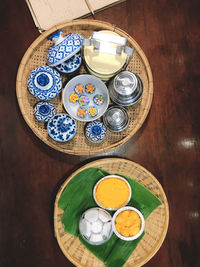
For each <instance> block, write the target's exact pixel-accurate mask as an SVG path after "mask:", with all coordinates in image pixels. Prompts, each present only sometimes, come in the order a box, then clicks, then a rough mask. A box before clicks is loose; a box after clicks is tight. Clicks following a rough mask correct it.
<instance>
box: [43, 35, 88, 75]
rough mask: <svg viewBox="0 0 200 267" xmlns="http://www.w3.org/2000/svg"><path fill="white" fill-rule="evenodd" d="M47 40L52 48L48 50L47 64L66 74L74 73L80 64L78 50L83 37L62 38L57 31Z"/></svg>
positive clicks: (69, 36)
mask: <svg viewBox="0 0 200 267" xmlns="http://www.w3.org/2000/svg"><path fill="white" fill-rule="evenodd" d="M49 39H50V40H51V41H54V46H51V47H50V48H49V49H48V52H47V64H48V65H49V66H51V67H55V68H56V69H57V70H59V71H60V72H63V73H66V74H67V73H72V72H74V71H76V70H77V69H78V68H79V67H80V65H81V62H82V59H81V53H80V50H81V46H82V41H83V39H84V37H83V36H82V35H81V34H79V33H70V34H68V35H67V36H63V35H62V31H61V30H58V31H57V32H55V33H53V34H52V35H51V36H50V37H49Z"/></svg>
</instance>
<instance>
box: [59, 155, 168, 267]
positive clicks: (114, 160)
mask: <svg viewBox="0 0 200 267" xmlns="http://www.w3.org/2000/svg"><path fill="white" fill-rule="evenodd" d="M108 161H110V162H112V161H113V162H118V163H120V162H124V163H127V164H131V165H133V166H136V167H137V168H139V169H141V170H143V171H145V173H147V174H148V175H149V176H150V177H151V179H152V180H153V181H154V182H155V183H156V184H157V186H158V188H159V190H160V192H161V194H162V197H163V199H164V203H163V204H162V205H164V206H165V214H166V220H165V224H164V231H163V233H162V236H161V238H160V239H159V241H158V242H157V245H156V246H155V248H154V250H152V252H151V253H149V255H148V256H147V257H146V259H144V260H143V261H141V262H139V263H138V264H135V265H134V267H140V266H142V265H144V264H145V263H146V262H148V261H149V260H150V259H151V258H152V257H153V256H154V255H155V254H156V252H157V251H158V250H159V248H160V247H161V245H162V243H163V241H164V239H165V237H166V234H167V230H168V225H169V205H168V201H167V197H166V195H165V192H164V190H163V188H162V185H161V184H160V183H159V181H158V180H157V179H156V178H155V176H154V175H153V174H152V173H151V172H149V171H148V170H147V169H145V168H144V167H142V166H141V165H140V164H138V163H136V162H133V161H131V160H127V159H123V158H103V159H98V160H94V161H92V162H90V163H87V164H85V165H84V166H82V167H80V168H78V169H77V170H76V171H74V172H73V173H72V174H71V175H69V177H68V178H67V179H66V180H65V182H64V183H63V184H62V185H61V187H60V189H59V190H58V193H57V195H56V199H55V203H54V235H55V237H56V239H57V242H58V244H59V246H60V248H61V250H62V252H63V254H64V255H65V257H66V258H68V259H69V260H70V261H71V262H72V263H73V264H74V265H75V266H78V267H85V265H82V264H80V263H79V262H77V261H76V260H75V259H74V258H73V257H72V256H71V255H70V254H68V252H67V251H66V250H65V248H64V246H63V244H62V242H61V240H60V237H59V235H58V225H57V220H56V218H57V210H58V209H59V208H58V201H59V198H60V196H61V194H62V192H63V190H64V189H65V187H66V186H67V184H68V183H69V182H70V180H71V179H73V177H74V176H75V175H76V174H78V173H79V172H81V171H83V170H85V169H87V168H92V167H97V165H99V167H100V165H102V164H103V163H104V162H108Z"/></svg>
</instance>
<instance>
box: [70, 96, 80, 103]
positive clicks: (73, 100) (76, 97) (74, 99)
mask: <svg viewBox="0 0 200 267" xmlns="http://www.w3.org/2000/svg"><path fill="white" fill-rule="evenodd" d="M78 99H79V98H78V95H77V94H71V95H70V96H69V100H70V101H71V102H73V103H76V101H78Z"/></svg>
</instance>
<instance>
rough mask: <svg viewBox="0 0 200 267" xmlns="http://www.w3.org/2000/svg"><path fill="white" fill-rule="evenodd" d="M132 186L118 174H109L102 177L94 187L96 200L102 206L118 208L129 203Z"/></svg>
mask: <svg viewBox="0 0 200 267" xmlns="http://www.w3.org/2000/svg"><path fill="white" fill-rule="evenodd" d="M131 194H132V192H131V187H130V185H129V183H128V182H127V180H126V179H124V178H123V177H121V176H118V175H108V176H105V177H103V178H102V179H100V180H99V181H98V182H97V183H96V185H95V186H94V189H93V197H94V200H95V202H96V203H97V205H98V206H100V207H101V208H104V209H107V210H118V209H120V208H122V207H124V206H126V205H127V204H128V202H129V201H130V198H131Z"/></svg>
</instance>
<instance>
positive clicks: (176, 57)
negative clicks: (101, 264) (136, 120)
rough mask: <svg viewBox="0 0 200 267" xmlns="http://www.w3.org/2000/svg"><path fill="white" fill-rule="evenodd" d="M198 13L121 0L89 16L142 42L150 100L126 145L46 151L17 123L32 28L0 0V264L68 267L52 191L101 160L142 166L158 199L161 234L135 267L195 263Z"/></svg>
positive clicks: (18, 6)
mask: <svg viewBox="0 0 200 267" xmlns="http://www.w3.org/2000/svg"><path fill="white" fill-rule="evenodd" d="M199 14H200V4H199V1H198V0H190V1H188V0H182V1H181V0H157V1H147V0H127V1H126V2H124V3H121V4H119V5H117V6H115V7H112V8H109V9H107V10H104V11H102V12H100V13H98V14H96V15H95V18H96V19H98V20H103V21H107V22H110V23H113V24H115V25H116V26H117V27H119V28H121V29H123V30H125V31H126V32H127V33H128V34H130V35H131V36H132V37H133V38H134V39H135V40H136V41H137V42H138V43H139V45H140V46H141V47H142V49H143V51H144V52H145V54H146V56H147V58H148V60H149V63H150V66H151V69H152V72H153V79H154V97H153V103H152V108H151V111H150V114H149V116H148V118H147V119H146V121H145V123H144V125H143V126H142V128H141V129H140V131H139V132H138V133H137V134H136V135H135V136H134V137H133V138H132V139H131V140H130V141H129V142H128V143H127V144H125V145H124V146H122V147H121V148H119V149H117V150H115V151H113V152H111V153H108V154H104V155H97V156H94V157H92V158H90V157H78V156H72V155H66V154H63V153H60V152H58V151H55V150H53V149H51V148H50V147H48V146H47V145H45V144H44V143H42V142H41V141H40V140H39V139H38V138H37V137H36V136H35V135H34V134H33V133H32V131H31V130H30V129H29V127H28V126H27V125H26V123H25V121H24V120H23V117H22V115H21V113H20V109H19V106H18V103H17V99H16V93H15V81H16V74H17V70H18V66H19V64H20V60H21V59H22V56H23V55H24V53H25V52H26V50H27V49H28V47H29V46H30V45H31V43H32V42H33V41H34V40H35V39H36V38H37V37H38V36H39V32H38V30H37V29H36V28H35V25H34V23H33V20H32V17H31V15H30V12H29V10H28V7H27V5H26V3H25V1H23V0H18V1H11V0H7V1H0V27H1V28H0V29H1V44H0V47H1V50H0V52H1V72H0V74H1V80H0V107H1V120H0V121H1V123H0V166H1V168H0V266H1V267H16V266H17V267H24V266H27V267H32V266H33V267H35V266H37V267H46V266H48V267H50V266H59V267H61V266H62V267H65V266H73V264H72V263H70V262H69V261H68V260H67V259H66V258H65V257H64V255H63V253H62V252H61V250H60V248H59V246H58V244H57V242H56V239H55V238H54V235H53V204H54V199H55V195H56V192H57V190H58V188H59V186H60V185H61V184H62V182H63V181H64V180H65V179H66V178H67V177H68V175H69V174H70V173H71V172H72V171H73V170H75V169H77V168H78V167H79V166H81V165H83V164H84V163H86V162H89V161H92V160H94V159H97V158H101V157H110V156H115V157H123V158H127V159H130V160H133V161H135V162H137V163H139V164H141V165H142V166H144V167H145V168H146V169H148V170H149V171H150V172H152V173H153V174H154V175H155V176H156V177H157V179H158V180H159V181H160V183H161V184H162V186H163V188H164V190H165V193H166V196H167V198H168V202H169V208H170V223H169V229H168V233H167V236H166V239H165V241H164V243H163V245H162V247H161V248H160V250H159V251H158V253H157V254H156V255H155V256H154V257H153V258H152V259H151V260H150V261H149V262H148V263H146V265H145V266H148V267H158V266H159V267H160V266H165V267H169V266H170V267H180V266H184V267H185V266H188V267H198V266H200V260H199V258H200V257H199V253H200V251H199V247H200V241H199V240H200V230H199V229H200V225H199V222H200V202H199V192H200V182H199V178H200V177H199V176H200V175H199V169H200V167H199V165H200V162H199V147H200V131H199V130H200V126H199V96H200V92H199V87H200V76H199V74H200V64H199V59H200V57H199V56H200V54H199V46H200V39H199V29H200V19H199V18H200V15H199ZM89 18H90V19H93V18H92V17H89ZM116 267H118V266H116Z"/></svg>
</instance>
